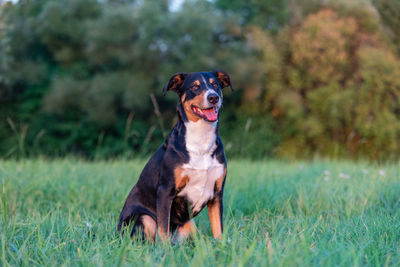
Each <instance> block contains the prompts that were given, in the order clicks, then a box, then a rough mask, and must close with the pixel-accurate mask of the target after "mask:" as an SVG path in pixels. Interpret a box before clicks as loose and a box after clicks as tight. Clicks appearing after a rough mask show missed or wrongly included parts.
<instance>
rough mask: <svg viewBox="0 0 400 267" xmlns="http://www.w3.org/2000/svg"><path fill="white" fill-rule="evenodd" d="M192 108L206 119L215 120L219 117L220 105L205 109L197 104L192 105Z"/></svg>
mask: <svg viewBox="0 0 400 267" xmlns="http://www.w3.org/2000/svg"><path fill="white" fill-rule="evenodd" d="M192 110H193V112H194V113H195V114H196V115H197V116H199V117H200V118H203V119H205V120H206V121H210V122H214V121H216V120H217V118H218V107H211V108H204V109H203V108H199V107H196V106H192Z"/></svg>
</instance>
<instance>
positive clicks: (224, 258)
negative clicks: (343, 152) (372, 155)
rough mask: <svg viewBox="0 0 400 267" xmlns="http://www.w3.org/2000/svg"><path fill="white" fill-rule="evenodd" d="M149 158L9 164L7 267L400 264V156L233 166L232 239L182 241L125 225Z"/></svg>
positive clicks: (1, 252)
mask: <svg viewBox="0 0 400 267" xmlns="http://www.w3.org/2000/svg"><path fill="white" fill-rule="evenodd" d="M144 164H145V161H140V160H136V161H124V160H119V161H106V162H95V163H87V162H83V161H79V160H76V159H65V160H59V161H44V160H40V159H39V160H25V161H0V183H1V186H2V188H1V197H0V199H1V205H0V207H1V208H0V209H1V213H2V214H1V216H0V237H1V241H0V242H1V244H0V246H1V247H0V260H1V264H0V265H1V266H15V265H22V266H32V265H33V266H35V265H40V266H42V265H47V266H56V265H64V266H86V265H89V266H98V265H107V266H109V265H113V266H114V265H115V266H120V265H123V266H128V265H134V266H156V265H167V266H178V265H179V266H184V265H190V266H244V265H249V266H299V265H305V266H395V265H397V264H398V263H399V262H400V253H399V247H400V220H399V212H400V175H399V170H400V168H399V167H400V166H399V164H392V165H381V166H377V165H376V166H375V165H373V164H367V163H350V162H329V161H315V162H311V163H304V162H279V161H270V162H248V161H232V162H229V167H228V180H227V182H226V186H225V195H224V203H225V209H224V227H225V231H224V235H223V239H222V240H221V241H217V240H214V239H213V238H212V234H211V231H210V227H209V222H208V218H207V211H203V212H202V213H201V214H200V215H199V216H198V217H196V219H195V221H196V224H197V227H198V234H197V235H196V236H195V237H194V239H193V241H191V242H186V243H184V244H182V245H178V244H172V243H167V244H163V243H162V242H157V243H156V244H155V245H151V244H148V243H142V242H137V241H134V240H133V241H132V240H131V239H130V238H129V237H128V236H127V235H126V236H124V237H121V236H120V235H118V233H117V232H116V224H117V219H118V215H119V212H120V210H121V208H122V205H123V202H124V200H125V198H126V196H127V194H128V192H129V190H130V188H131V187H132V186H133V184H134V183H135V181H136V179H137V177H138V175H139V173H140V171H141V169H142V167H143V165H144Z"/></svg>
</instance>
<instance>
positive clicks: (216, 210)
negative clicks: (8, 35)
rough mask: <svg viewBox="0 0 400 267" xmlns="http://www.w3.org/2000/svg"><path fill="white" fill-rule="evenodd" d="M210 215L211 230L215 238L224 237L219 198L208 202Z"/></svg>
mask: <svg viewBox="0 0 400 267" xmlns="http://www.w3.org/2000/svg"><path fill="white" fill-rule="evenodd" d="M207 210H208V217H209V219H210V225H211V231H212V233H213V236H214V238H216V239H221V238H222V221H221V208H220V200H219V198H214V199H213V200H211V201H209V202H208V203H207Z"/></svg>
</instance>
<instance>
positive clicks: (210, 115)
mask: <svg viewBox="0 0 400 267" xmlns="http://www.w3.org/2000/svg"><path fill="white" fill-rule="evenodd" d="M202 111H203V114H204V115H205V116H206V117H207V120H209V121H215V120H217V117H218V112H215V111H214V109H213V108H210V109H203V110H202Z"/></svg>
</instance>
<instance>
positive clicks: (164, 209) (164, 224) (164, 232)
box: [157, 186, 174, 240]
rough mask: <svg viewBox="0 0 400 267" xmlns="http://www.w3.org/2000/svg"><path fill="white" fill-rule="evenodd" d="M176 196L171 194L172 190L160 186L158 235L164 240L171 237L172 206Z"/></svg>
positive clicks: (158, 192)
mask: <svg viewBox="0 0 400 267" xmlns="http://www.w3.org/2000/svg"><path fill="white" fill-rule="evenodd" d="M173 198H174V195H172V194H171V188H168V187H165V186H160V187H159V188H158V190H157V227H158V234H159V235H160V237H161V239H162V240H166V239H167V238H168V236H169V231H170V221H171V218H170V216H171V205H172V201H173Z"/></svg>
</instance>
